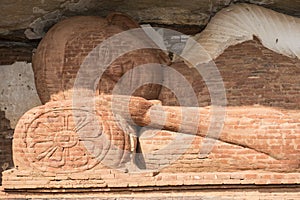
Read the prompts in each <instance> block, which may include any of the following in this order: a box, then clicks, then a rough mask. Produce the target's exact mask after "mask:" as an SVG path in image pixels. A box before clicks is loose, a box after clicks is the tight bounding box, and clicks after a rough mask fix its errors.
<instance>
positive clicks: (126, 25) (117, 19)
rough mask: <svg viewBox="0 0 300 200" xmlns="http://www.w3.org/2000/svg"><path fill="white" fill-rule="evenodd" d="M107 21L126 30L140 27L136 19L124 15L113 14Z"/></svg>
mask: <svg viewBox="0 0 300 200" xmlns="http://www.w3.org/2000/svg"><path fill="white" fill-rule="evenodd" d="M106 19H107V21H108V23H109V24H111V25H116V26H119V27H120V28H122V29H124V30H129V29H132V28H139V27H140V26H139V24H138V23H137V22H136V21H135V20H134V19H132V18H131V17H130V16H128V15H126V14H123V13H118V12H115V13H111V14H109V15H108V16H107V17H106Z"/></svg>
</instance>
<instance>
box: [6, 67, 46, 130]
mask: <svg viewBox="0 0 300 200" xmlns="http://www.w3.org/2000/svg"><path fill="white" fill-rule="evenodd" d="M0 71H1V73H0V80H1V81H0V94H1V96H0V109H1V110H3V111H5V116H6V117H7V119H9V120H10V126H11V128H15V126H16V124H17V122H18V120H19V118H20V117H21V116H22V115H23V114H24V113H25V112H26V111H28V110H30V109H31V108H33V107H35V106H38V105H41V102H40V99H39V97H38V95H37V92H36V88H35V84H34V76H33V71H32V68H31V63H25V62H16V63H14V64H13V65H0Z"/></svg>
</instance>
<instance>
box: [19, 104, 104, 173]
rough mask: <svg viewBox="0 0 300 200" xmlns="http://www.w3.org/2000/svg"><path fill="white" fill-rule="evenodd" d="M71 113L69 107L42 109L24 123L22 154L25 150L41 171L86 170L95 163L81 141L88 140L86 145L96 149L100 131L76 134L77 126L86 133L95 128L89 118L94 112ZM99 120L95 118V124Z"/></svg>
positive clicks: (33, 164) (93, 122)
mask: <svg viewBox="0 0 300 200" xmlns="http://www.w3.org/2000/svg"><path fill="white" fill-rule="evenodd" d="M73 112H74V110H71V109H57V110H53V111H49V112H45V113H43V114H41V115H39V116H38V117H36V118H35V119H34V120H33V121H32V122H31V123H30V124H28V125H27V129H26V132H25V134H26V136H25V141H24V142H25V144H26V151H25V152H24V153H28V155H27V156H28V157H27V159H28V161H29V162H30V163H31V165H32V166H34V167H35V168H38V169H39V170H42V171H54V172H61V173H68V172H74V171H82V170H86V169H89V168H92V167H94V166H95V165H97V164H98V163H99V160H97V159H96V158H95V155H91V153H89V152H91V151H90V150H89V151H87V149H86V147H85V145H84V144H83V143H84V142H85V140H87V141H89V142H91V143H92V145H90V146H89V147H90V148H96V146H98V145H96V144H95V143H97V142H99V141H98V140H97V138H99V136H100V135H101V134H102V131H101V130H100V129H99V131H98V133H97V134H96V135H95V134H94V135H93V137H86V138H85V137H79V135H78V134H79V133H78V132H79V130H81V129H85V130H84V132H87V131H89V130H91V131H92V129H93V128H95V127H94V126H95V121H92V119H94V118H92V117H91V116H94V115H93V114H91V113H89V112H87V111H82V110H80V112H76V114H77V115H76V116H74V114H73ZM98 117H99V116H98ZM100 121H101V120H100V119H98V120H97V123H99V122H100ZM97 126H99V124H97ZM93 130H94V129H93ZM25 156H26V155H25Z"/></svg>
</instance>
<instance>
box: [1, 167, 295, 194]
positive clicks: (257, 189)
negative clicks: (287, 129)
mask: <svg viewBox="0 0 300 200" xmlns="http://www.w3.org/2000/svg"><path fill="white" fill-rule="evenodd" d="M1 190H2V191H1V192H0V198H4V199H9V198H18V199H19V198H41V197H42V198H68V197H70V198H71V197H72V198H77V197H78V198H81V197H99V198H100V197H101V198H104V197H105V198H108V199H109V198H110V197H123V198H129V199H132V198H133V199H143V198H144V199H147V198H146V197H150V196H151V197H157V198H158V199H164V198H165V197H169V198H171V199H189V198H191V199H193V198H192V197H196V196H197V197H198V199H201V198H200V197H203V199H205V198H204V197H213V196H215V197H222V198H216V199H223V197H228V199H261V198H263V199H300V173H274V172H257V171H255V172H254V171H243V172H212V173H207V172H206V173H182V174H178V173H177V174H172V173H155V172H142V173H124V172H120V171H116V170H99V171H91V172H88V171H87V172H84V173H78V174H74V173H73V174H62V175H57V174H51V173H49V174H47V173H43V174H39V173H37V172H31V171H18V170H16V169H11V170H8V171H5V172H4V173H3V182H2V188H1ZM250 194H252V196H251V195H250ZM248 195H250V196H248ZM253 195H254V196H253ZM180 197H182V198H180ZM188 197H189V198H188ZM256 197H257V198H256ZM225 199H226V198H225Z"/></svg>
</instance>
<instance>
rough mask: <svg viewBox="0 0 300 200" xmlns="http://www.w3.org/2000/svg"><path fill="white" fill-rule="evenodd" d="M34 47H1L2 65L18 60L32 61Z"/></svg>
mask: <svg viewBox="0 0 300 200" xmlns="http://www.w3.org/2000/svg"><path fill="white" fill-rule="evenodd" d="M31 57H32V47H30V48H28V47H14V46H12V47H3V46H2V47H1V46H0V65H11V64H13V63H14V62H16V61H26V62H31Z"/></svg>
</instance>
